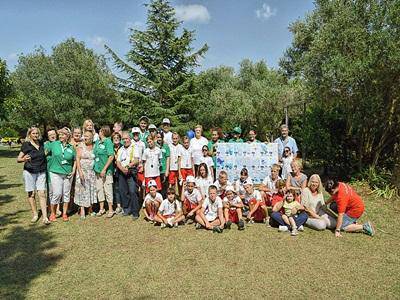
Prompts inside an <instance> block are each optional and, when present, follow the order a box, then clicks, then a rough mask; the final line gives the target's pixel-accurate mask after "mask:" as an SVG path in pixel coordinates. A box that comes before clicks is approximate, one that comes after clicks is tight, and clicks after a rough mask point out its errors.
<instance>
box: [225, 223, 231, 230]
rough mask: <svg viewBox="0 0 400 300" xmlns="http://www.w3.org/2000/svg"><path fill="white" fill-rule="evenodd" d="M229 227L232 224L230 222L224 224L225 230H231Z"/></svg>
mask: <svg viewBox="0 0 400 300" xmlns="http://www.w3.org/2000/svg"><path fill="white" fill-rule="evenodd" d="M231 226H232V222H231V221H228V222H226V223H225V229H231Z"/></svg>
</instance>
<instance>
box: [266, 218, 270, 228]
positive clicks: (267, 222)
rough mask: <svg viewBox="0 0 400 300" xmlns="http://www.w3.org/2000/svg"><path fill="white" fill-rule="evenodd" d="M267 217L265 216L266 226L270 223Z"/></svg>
mask: <svg viewBox="0 0 400 300" xmlns="http://www.w3.org/2000/svg"><path fill="white" fill-rule="evenodd" d="M269 220H270V219H269V217H268V218H265V225H266V226H267V227H271V225H270V224H269Z"/></svg>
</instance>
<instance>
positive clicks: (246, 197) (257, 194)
mask: <svg viewBox="0 0 400 300" xmlns="http://www.w3.org/2000/svg"><path fill="white" fill-rule="evenodd" d="M253 198H254V199H256V200H257V201H261V200H262V196H261V193H260V191H257V190H254V191H253V193H252V194H247V193H245V194H244V204H246V205H249V201H250V199H253Z"/></svg>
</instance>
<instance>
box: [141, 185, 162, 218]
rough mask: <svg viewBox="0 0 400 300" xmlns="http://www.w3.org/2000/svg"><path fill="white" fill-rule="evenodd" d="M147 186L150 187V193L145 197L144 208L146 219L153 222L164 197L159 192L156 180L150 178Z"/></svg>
mask: <svg viewBox="0 0 400 300" xmlns="http://www.w3.org/2000/svg"><path fill="white" fill-rule="evenodd" d="M147 187H148V188H149V193H148V194H147V195H146V197H144V201H143V210H144V214H145V219H146V220H147V221H150V222H152V223H153V222H154V217H155V216H156V215H157V212H158V208H159V207H160V205H161V202H162V201H163V197H162V196H161V194H160V193H158V192H157V183H156V182H155V181H154V180H150V181H149V183H148V184H147Z"/></svg>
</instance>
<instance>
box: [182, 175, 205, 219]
mask: <svg viewBox="0 0 400 300" xmlns="http://www.w3.org/2000/svg"><path fill="white" fill-rule="evenodd" d="M195 182H196V180H195V178H194V177H193V176H188V177H186V181H185V182H183V189H182V196H181V201H182V203H183V214H184V215H185V217H186V218H187V221H188V220H193V219H194V216H195V215H197V214H198V213H199V212H200V208H201V205H202V203H203V197H202V196H201V193H200V191H199V190H198V189H196V188H195Z"/></svg>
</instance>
